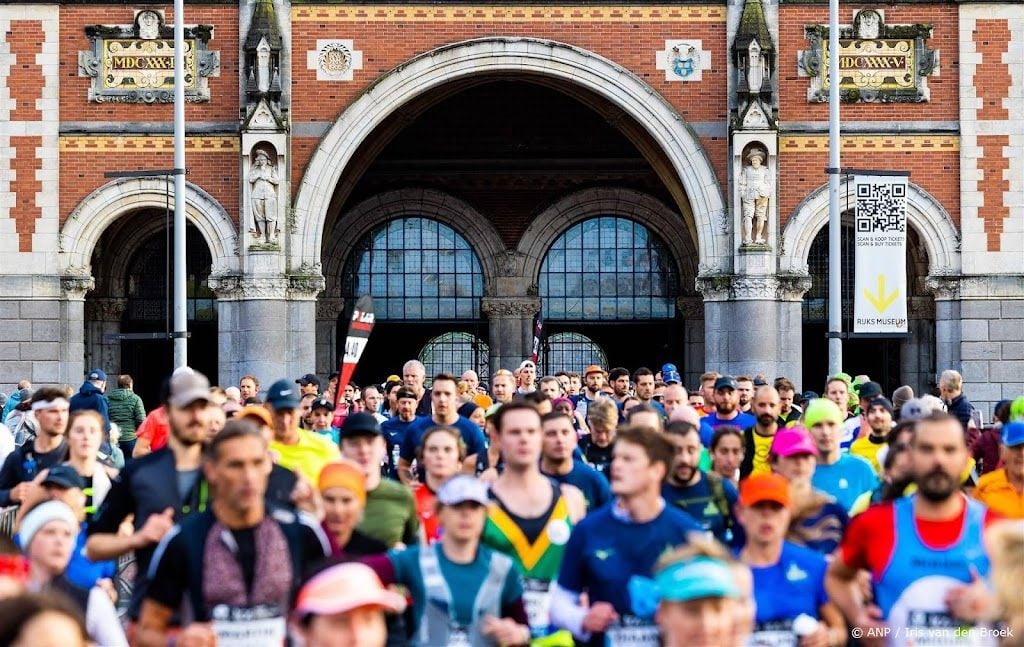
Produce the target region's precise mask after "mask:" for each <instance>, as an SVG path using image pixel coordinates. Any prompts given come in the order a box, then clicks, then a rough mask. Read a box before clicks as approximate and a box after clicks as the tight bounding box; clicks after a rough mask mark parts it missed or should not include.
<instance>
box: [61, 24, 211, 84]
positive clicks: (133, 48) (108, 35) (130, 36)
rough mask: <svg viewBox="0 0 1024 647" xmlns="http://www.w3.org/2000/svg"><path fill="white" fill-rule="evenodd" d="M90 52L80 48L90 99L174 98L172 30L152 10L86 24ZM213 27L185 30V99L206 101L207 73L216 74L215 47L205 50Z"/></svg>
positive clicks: (79, 57) (81, 69)
mask: <svg viewBox="0 0 1024 647" xmlns="http://www.w3.org/2000/svg"><path fill="white" fill-rule="evenodd" d="M85 33H86V35H87V36H89V38H90V39H91V40H92V42H93V48H92V50H91V51H86V52H79V55H78V68H79V76H87V77H92V79H93V83H92V87H91V88H90V89H89V100H90V101H95V102H97V103H171V102H173V101H174V34H173V28H172V27H168V26H167V25H165V24H164V21H163V15H162V14H161V13H160V12H158V11H154V10H149V9H147V10H143V11H140V12H138V14H136V17H135V22H134V23H133V24H131V25H122V26H113V27H111V26H106V25H93V26H91V27H87V28H86V30H85ZM212 33H213V28H212V27H210V26H208V25H199V26H196V27H188V28H186V29H185V100H186V101H189V102H202V101H209V100H210V88H209V85H208V84H207V78H208V77H210V76H219V74H220V56H219V52H211V51H208V50H207V49H206V44H207V42H208V41H209V40H210V37H211V36H212Z"/></svg>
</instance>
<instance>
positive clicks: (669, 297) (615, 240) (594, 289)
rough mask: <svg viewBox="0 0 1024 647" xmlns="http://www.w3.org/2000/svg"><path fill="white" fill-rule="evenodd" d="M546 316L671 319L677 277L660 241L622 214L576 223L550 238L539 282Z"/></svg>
mask: <svg viewBox="0 0 1024 647" xmlns="http://www.w3.org/2000/svg"><path fill="white" fill-rule="evenodd" d="M538 288H539V290H540V296H541V298H542V299H543V303H544V317H545V319H548V320H553V321H557V320H562V321H593V320H612V321H614V320H628V321H635V320H638V319H671V318H672V317H674V316H675V298H676V297H677V296H678V295H679V276H678V273H677V271H676V267H675V263H674V262H673V260H672V256H671V254H670V253H669V252H668V249H667V248H666V247H665V244H664V243H663V242H662V241H661V239H660V238H658V236H656V235H655V234H653V233H651V232H650V231H649V230H648V229H647V227H645V226H643V225H641V224H639V223H637V222H633V221H632V220H629V219H627V218H617V217H611V216H601V217H598V218H591V219H590V220H584V221H583V222H580V223H577V224H575V225H573V226H572V227H570V228H569V229H568V230H566V231H565V233H563V234H562V235H561V236H559V237H558V239H557V240H556V241H555V242H554V244H553V245H552V246H551V248H550V249H548V252H547V255H546V256H545V257H544V262H543V263H542V264H541V268H540V277H539V285H538Z"/></svg>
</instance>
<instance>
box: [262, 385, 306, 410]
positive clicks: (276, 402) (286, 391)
mask: <svg viewBox="0 0 1024 647" xmlns="http://www.w3.org/2000/svg"><path fill="white" fill-rule="evenodd" d="M266 403H267V404H269V405H270V406H272V407H273V408H275V409H298V408H299V390H298V389H297V388H296V387H295V383H294V382H292V381H291V380H286V379H280V380H278V381H277V382H274V383H273V384H271V385H270V388H269V389H267V399H266Z"/></svg>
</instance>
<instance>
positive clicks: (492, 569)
mask: <svg viewBox="0 0 1024 647" xmlns="http://www.w3.org/2000/svg"><path fill="white" fill-rule="evenodd" d="M439 550H441V544H440V543H436V544H434V545H432V546H421V547H420V555H419V558H420V560H419V561H420V572H421V574H422V575H423V587H424V589H425V591H426V597H427V602H426V605H425V607H424V610H423V618H422V619H421V620H420V628H419V631H417V633H416V641H415V644H416V645H418V646H419V647H434V646H435V645H447V646H448V647H490V646H492V645H496V644H497V643H495V642H494V641H493V640H491V639H490V638H487V637H486V636H484V635H483V619H484V618H485V617H486V616H494V617H496V618H500V617H501V592H502V590H503V589H504V587H505V578H506V577H508V574H509V571H510V570H512V560H511V559H510V558H509V557H508V556H507V555H502V554H501V553H498V552H491V554H490V562H489V563H488V573H487V579H485V580H484V581H483V584H481V586H480V590H479V591H477V594H476V600H474V601H473V622H472V624H470V625H469V626H465V625H461V624H459V622H458V621H457V620H456V618H455V603H454V600H453V599H452V592H451V589H450V588H448V582H447V581H446V580H445V579H444V574H443V573H442V572H441V563H440V561H439V560H438V556H437V553H438V551H439Z"/></svg>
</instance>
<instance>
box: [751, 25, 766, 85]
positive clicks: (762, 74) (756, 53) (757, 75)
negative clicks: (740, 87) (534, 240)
mask: <svg viewBox="0 0 1024 647" xmlns="http://www.w3.org/2000/svg"><path fill="white" fill-rule="evenodd" d="M767 76H768V61H767V60H765V58H764V57H763V56H762V55H761V46H760V45H759V44H758V43H757V40H756V39H755V40H752V41H750V48H749V49H748V50H747V88H748V89H749V90H750V92H751V93H752V94H756V93H759V92H760V91H761V86H762V85H764V82H765V79H766V78H767Z"/></svg>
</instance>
